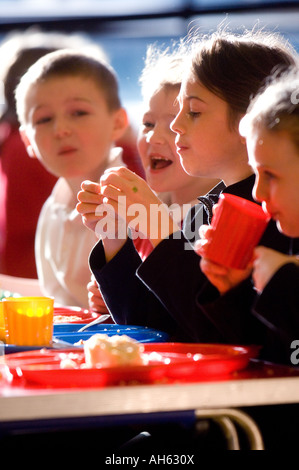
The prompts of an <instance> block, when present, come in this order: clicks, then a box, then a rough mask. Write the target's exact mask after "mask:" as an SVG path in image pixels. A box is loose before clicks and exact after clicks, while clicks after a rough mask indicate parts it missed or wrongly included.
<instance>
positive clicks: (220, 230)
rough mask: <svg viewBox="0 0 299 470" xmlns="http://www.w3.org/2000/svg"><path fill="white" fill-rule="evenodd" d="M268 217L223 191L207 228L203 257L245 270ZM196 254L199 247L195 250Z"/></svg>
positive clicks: (254, 204)
mask: <svg viewBox="0 0 299 470" xmlns="http://www.w3.org/2000/svg"><path fill="white" fill-rule="evenodd" d="M269 220H270V217H269V215H268V214H266V213H265V212H264V211H263V209H262V207H261V206H260V205H258V204H256V203H254V202H251V201H248V200H247V199H243V198H241V197H239V196H234V195H232V194H227V193H223V194H221V196H220V198H219V203H218V204H217V210H216V211H215V213H214V215H213V218H212V223H211V225H210V227H209V228H207V230H208V232H207V234H208V236H207V240H206V242H204V257H205V258H207V259H209V260H210V261H212V262H214V263H217V264H219V265H222V266H226V267H228V268H235V269H245V268H246V266H247V265H248V263H249V262H250V261H251V260H252V257H253V250H254V248H255V247H256V246H257V244H258V242H259V241H260V239H261V237H262V235H263V233H264V231H265V229H266V227H267V224H268V222H269ZM196 251H197V252H198V254H202V253H201V249H199V250H196Z"/></svg>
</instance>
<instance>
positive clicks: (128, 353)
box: [60, 333, 148, 369]
mask: <svg viewBox="0 0 299 470" xmlns="http://www.w3.org/2000/svg"><path fill="white" fill-rule="evenodd" d="M82 343H83V346H84V360H85V362H83V363H81V364H79V363H78V361H76V357H75V356H76V355H74V354H73V353H70V354H68V355H66V354H64V355H63V358H62V359H61V362H60V367H61V369H77V368H78V367H80V368H86V367H87V368H92V367H114V366H121V365H134V366H135V365H143V364H146V363H147V362H148V355H145V354H144V346H143V345H142V344H141V343H139V342H138V341H136V340H134V339H133V338H130V337H129V336H127V335H114V336H108V335H106V334H100V333H97V334H95V335H93V336H91V337H90V338H89V339H88V340H86V341H82Z"/></svg>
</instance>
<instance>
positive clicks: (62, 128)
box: [54, 119, 71, 138]
mask: <svg viewBox="0 0 299 470" xmlns="http://www.w3.org/2000/svg"><path fill="white" fill-rule="evenodd" d="M54 132H55V136H56V137H57V138H63V137H66V136H68V135H70V134H71V128H70V126H69V124H68V123H67V121H66V120H65V119H57V120H56V121H55V125H54Z"/></svg>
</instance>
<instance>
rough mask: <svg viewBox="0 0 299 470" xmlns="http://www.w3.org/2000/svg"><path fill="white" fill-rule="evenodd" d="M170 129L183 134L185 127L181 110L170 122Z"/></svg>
mask: <svg viewBox="0 0 299 470" xmlns="http://www.w3.org/2000/svg"><path fill="white" fill-rule="evenodd" d="M170 129H171V130H172V131H173V132H175V133H176V134H183V133H184V127H183V123H182V113H181V111H180V112H179V113H178V114H177V115H176V117H175V118H174V120H173V121H172V122H171V124H170Z"/></svg>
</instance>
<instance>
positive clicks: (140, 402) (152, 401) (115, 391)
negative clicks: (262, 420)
mask: <svg viewBox="0 0 299 470" xmlns="http://www.w3.org/2000/svg"><path fill="white" fill-rule="evenodd" d="M4 363H5V356H2V365H1V367H2V369H1V367H0V371H1V370H2V378H1V380H0V431H1V430H2V432H5V429H6V428H8V429H11V428H12V427H14V428H16V429H18V427H19V428H22V427H24V423H26V422H30V423H31V425H32V424H33V426H36V427H37V428H38V425H39V423H40V422H43V423H44V422H55V421H56V422H59V421H61V420H63V422H68V420H69V422H70V423H72V421H73V420H74V419H76V420H83V421H85V422H87V423H88V421H89V420H90V419H92V420H93V421H94V420H95V419H97V420H99V423H101V422H107V420H108V419H113V418H116V417H117V418H124V417H125V418H126V419H130V418H131V417H136V416H139V418H140V417H145V416H146V415H150V414H154V415H157V416H159V415H163V414H164V415H165V413H166V414H169V415H171V414H172V413H176V414H177V413H178V414H179V413H184V412H188V411H192V410H193V411H194V412H195V414H196V416H197V417H198V418H213V417H219V416H220V417H223V416H225V417H227V418H228V420H232V419H235V418H237V423H239V424H240V420H239V418H240V416H238V415H237V416H236V413H240V412H239V411H238V410H240V408H241V409H242V410H243V411H242V413H243V412H244V409H245V410H246V407H252V406H255V407H260V406H263V405H282V404H283V405H287V404H294V403H299V393H298V392H299V369H298V368H293V367H286V366H279V365H274V364H270V363H265V362H262V361H259V360H256V359H253V360H250V361H249V363H248V365H247V367H246V368H244V369H242V370H238V371H234V372H232V373H230V374H228V375H224V376H219V377H215V376H214V377H208V376H207V377H204V378H198V379H195V378H192V379H191V380H188V377H185V378H184V379H183V380H178V381H171V382H170V383H169V382H168V381H164V382H163V380H160V381H157V382H154V383H138V382H135V383H123V384H122V383H120V384H115V385H110V386H97V387H92V386H90V387H66V386H63V387H57V386H55V387H49V386H46V385H41V384H34V383H30V382H28V381H24V380H20V379H17V380H15V379H12V380H8V378H7V377H6V376H5V373H4V369H3V368H4V367H5V364H4ZM0 373H1V372H0ZM243 418H244V416H241V424H242V425H243V424H244V419H243ZM245 419H247V416H246V415H245ZM103 420H104V421H103ZM238 420H239V421H238ZM70 425H71V424H70ZM247 425H248V423H246V427H247ZM252 426H253V427H256V428H257V426H256V425H255V423H254V422H253V421H252V420H251V422H250V423H249V432H250V433H251V434H253V435H254V437H253V439H254V440H255V443H254V444H253V448H260V449H263V441H262V436H261V434H260V433H259V430H258V428H257V429H256V430H255V429H254V430H253V431H252ZM256 434H257V436H256Z"/></svg>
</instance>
